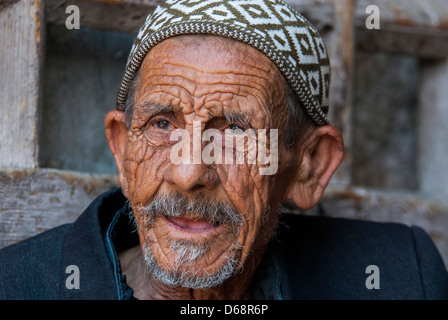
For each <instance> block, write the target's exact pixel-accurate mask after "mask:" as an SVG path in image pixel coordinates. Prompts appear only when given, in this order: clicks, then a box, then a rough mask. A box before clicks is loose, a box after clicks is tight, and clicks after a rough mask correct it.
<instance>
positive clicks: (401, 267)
mask: <svg viewBox="0 0 448 320" xmlns="http://www.w3.org/2000/svg"><path fill="white" fill-rule="evenodd" d="M274 241H275V242H276V243H277V247H278V248H279V252H281V253H280V255H281V261H282V262H283V266H284V269H285V271H286V275H287V277H289V278H290V280H291V281H292V283H295V287H296V288H298V287H301V288H302V289H305V288H308V289H309V290H312V289H313V290H314V293H315V298H328V297H330V298H331V297H335V298H342V299H350V298H358V299H372V298H373V299H383V298H384V299H397V298H398V299H407V298H410V299H422V298H448V274H447V272H446V269H445V266H444V263H443V261H442V259H441V256H440V254H439V252H438V251H437V249H436V247H435V245H434V244H433V242H432V241H431V239H430V238H429V236H428V235H427V233H426V232H425V231H424V230H423V229H421V228H419V227H416V226H406V225H404V224H399V223H384V222H371V221H360V220H352V219H345V218H328V217H314V216H313V217H312V216H303V215H284V216H283V217H282V219H281V221H280V222H279V230H278V233H277V235H276V238H275V240H274ZM369 266H374V267H373V268H375V270H378V273H379V283H380V285H379V286H380V289H368V288H367V287H366V280H367V278H368V276H369V275H370V273H372V271H369V270H372V269H371V268H370V269H369ZM287 289H288V290H292V291H295V290H294V289H293V288H287ZM342 293H344V295H343V294H342ZM347 293H348V295H347Z"/></svg>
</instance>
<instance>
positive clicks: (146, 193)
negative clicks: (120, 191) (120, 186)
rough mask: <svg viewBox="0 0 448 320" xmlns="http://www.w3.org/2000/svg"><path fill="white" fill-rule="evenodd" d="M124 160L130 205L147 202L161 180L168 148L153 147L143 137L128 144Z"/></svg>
mask: <svg viewBox="0 0 448 320" xmlns="http://www.w3.org/2000/svg"><path fill="white" fill-rule="evenodd" d="M128 146H129V147H128V148H127V149H126V159H125V161H124V170H125V176H126V179H127V183H128V195H129V200H130V202H131V205H132V206H133V207H134V206H140V205H144V204H147V203H148V202H149V201H151V199H152V197H153V196H154V195H155V193H156V191H157V189H158V188H159V186H160V184H161V183H162V180H163V172H164V167H166V166H167V161H169V148H155V147H153V146H151V145H150V144H148V143H147V142H146V141H145V139H139V140H137V141H135V142H133V143H129V144H128Z"/></svg>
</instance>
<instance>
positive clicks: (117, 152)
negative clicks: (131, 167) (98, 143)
mask: <svg viewBox="0 0 448 320" xmlns="http://www.w3.org/2000/svg"><path fill="white" fill-rule="evenodd" d="M104 126H105V128H106V139H107V143H108V144H109V149H110V151H111V152H112V155H113V156H114V159H115V164H116V165H117V169H118V180H119V182H120V185H121V188H122V189H123V194H124V195H125V196H126V197H127V193H128V182H127V180H126V176H125V174H124V165H123V163H124V159H123V156H124V151H125V148H126V138H127V131H128V129H127V126H126V122H125V117H124V113H123V112H122V111H118V110H113V111H110V112H108V113H107V115H106V117H105V119H104Z"/></svg>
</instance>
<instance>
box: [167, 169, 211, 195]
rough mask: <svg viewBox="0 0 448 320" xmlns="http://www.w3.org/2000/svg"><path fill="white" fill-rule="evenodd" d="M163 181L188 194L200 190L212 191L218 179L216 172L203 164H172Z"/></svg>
mask: <svg viewBox="0 0 448 320" xmlns="http://www.w3.org/2000/svg"><path fill="white" fill-rule="evenodd" d="M165 181H166V182H168V183H169V184H171V185H173V186H176V187H177V188H178V189H180V190H181V191H185V192H188V191H193V190H196V189H201V188H205V189H208V190H212V189H214V188H215V187H216V186H217V185H218V182H219V179H218V176H217V174H216V171H214V170H213V169H212V168H211V167H210V166H209V165H206V164H204V163H201V164H191V163H189V164H185V163H180V164H174V163H173V164H171V167H170V168H169V169H168V170H167V171H166V172H165Z"/></svg>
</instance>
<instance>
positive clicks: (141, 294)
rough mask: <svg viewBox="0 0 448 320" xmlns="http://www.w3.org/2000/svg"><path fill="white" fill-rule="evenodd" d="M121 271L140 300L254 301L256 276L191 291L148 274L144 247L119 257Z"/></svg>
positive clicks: (241, 276) (246, 274) (237, 277)
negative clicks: (254, 280) (251, 293)
mask: <svg viewBox="0 0 448 320" xmlns="http://www.w3.org/2000/svg"><path fill="white" fill-rule="evenodd" d="M118 259H119V260H120V265H121V271H122V273H123V274H124V275H126V281H127V284H128V285H129V286H130V287H131V288H132V289H133V290H134V297H136V298H138V299H140V300H191V299H193V300H221V299H222V300H241V299H249V298H250V280H251V278H252V275H253V273H254V271H255V270H253V272H250V273H249V271H247V270H245V271H244V272H242V273H239V274H237V275H235V276H234V277H232V278H230V279H228V280H226V281H225V282H224V283H223V284H222V285H220V286H217V287H214V288H207V289H190V288H183V287H173V286H170V285H166V284H164V283H162V282H161V281H159V280H157V279H156V278H154V277H153V276H152V275H151V274H148V272H146V264H145V261H144V260H143V256H142V253H141V247H140V246H136V247H133V248H130V249H128V250H126V251H123V252H121V253H120V254H118Z"/></svg>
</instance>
